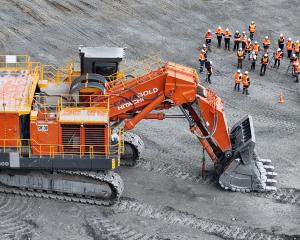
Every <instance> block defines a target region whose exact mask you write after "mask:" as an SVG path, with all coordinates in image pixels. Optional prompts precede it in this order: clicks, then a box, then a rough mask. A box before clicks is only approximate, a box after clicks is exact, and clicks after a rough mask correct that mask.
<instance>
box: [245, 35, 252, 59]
mask: <svg viewBox="0 0 300 240" xmlns="http://www.w3.org/2000/svg"><path fill="white" fill-rule="evenodd" d="M252 47H253V46H252V41H251V39H250V38H248V40H247V42H246V46H245V54H244V58H245V57H246V55H247V54H248V59H249V60H250V53H251V51H252Z"/></svg>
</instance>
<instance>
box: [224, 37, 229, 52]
mask: <svg viewBox="0 0 300 240" xmlns="http://www.w3.org/2000/svg"><path fill="white" fill-rule="evenodd" d="M224 41H225V50H226V49H227V50H228V51H230V38H224Z"/></svg>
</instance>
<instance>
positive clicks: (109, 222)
mask: <svg viewBox="0 0 300 240" xmlns="http://www.w3.org/2000/svg"><path fill="white" fill-rule="evenodd" d="M0 3H1V8H0V20H1V23H2V24H1V28H0V53H3V54H4V53H5V54H7V53H11V54H24V53H28V54H30V55H31V56H32V58H33V59H34V60H36V61H41V62H48V63H52V64H56V65H62V64H63V63H64V62H66V61H67V59H68V57H71V56H74V55H76V53H77V47H78V45H80V44H85V45H88V46H102V45H107V46H121V47H127V50H126V52H127V53H126V55H127V57H126V58H127V59H126V61H127V62H135V61H137V60H139V59H143V58H145V57H147V56H152V55H155V54H158V55H159V56H160V57H161V58H162V59H163V60H164V61H168V60H170V61H175V62H177V63H180V64H184V65H188V66H191V67H195V68H197V67H198V61H197V57H198V47H199V46H200V45H201V44H202V43H203V33H204V32H205V31H206V30H207V28H211V29H213V30H214V29H215V27H217V26H218V25H221V26H223V27H229V28H230V29H231V31H235V30H236V29H238V30H240V32H241V31H243V30H246V29H247V26H248V24H249V22H250V21H251V20H255V21H256V23H257V33H256V35H255V39H257V40H258V41H259V42H261V40H262V38H263V37H264V36H265V35H268V36H269V37H270V38H271V41H272V43H275V42H276V41H277V37H278V35H279V34H280V33H283V34H284V35H285V36H286V37H292V38H293V39H296V38H297V36H298V37H299V24H297V23H299V20H300V18H299V10H300V5H299V3H298V0H289V1H287V0H277V1H272V0H265V1H258V0H252V1H237V0H234V1H233V0H232V1H229V0H222V1H220V0H211V1H206V0H184V1H182V0H172V1H171V0H155V1H154V0H151V1H150V0H149V1H139V0H115V1H111V0H80V1H79V0H66V1H58V0H56V1H54V0H18V1H17V0H0ZM276 48H277V46H276V45H274V44H273V45H272V47H271V50H274V49H276ZM209 59H211V60H212V61H213V65H214V75H213V79H212V81H213V83H212V84H211V85H210V86H209V87H210V88H212V89H214V90H215V91H216V92H217V93H218V95H219V96H220V97H222V98H223V99H224V101H225V110H226V116H227V120H228V123H229V125H230V126H232V125H233V124H234V122H236V121H237V120H239V118H241V117H242V116H243V115H245V114H247V113H249V114H251V115H252V116H253V118H254V125H255V131H256V139H257V151H258V153H259V155H260V156H261V157H262V158H269V159H272V161H273V163H274V166H275V167H276V171H277V172H278V188H279V190H278V192H277V193H269V194H257V193H251V194H240V193H230V192H225V191H223V190H221V189H220V188H219V187H218V186H217V185H216V184H215V179H214V175H213V169H212V167H211V165H209V166H208V169H209V172H208V176H207V179H205V180H204V179H202V178H201V177H199V170H200V159H201V148H200V147H199V144H198V143H197V141H196V139H195V137H194V136H193V135H192V134H191V133H190V132H189V129H188V124H187V123H186V122H185V121H184V120H183V119H175V120H174V119H172V120H171V119H168V120H165V121H149V120H145V121H143V122H141V123H140V125H139V126H138V127H137V128H136V129H135V130H134V132H135V133H137V134H138V135H140V137H141V138H142V139H143V140H144V142H145V145H146V150H145V152H144V154H143V156H142V160H141V163H140V164H138V165H137V166H136V167H134V168H126V167H124V168H122V169H121V170H120V171H119V172H120V175H121V176H122V178H123V179H124V182H125V186H126V187H125V193H124V197H123V198H122V199H121V201H120V202H119V203H118V204H116V205H115V206H113V207H96V206H88V205H82V204H74V203H68V202H59V201H50V200H42V199H31V198H24V197H18V196H11V195H0V220H1V224H0V239H97V240H98V239H175V240H177V239H208V240H215V239H300V210H299V207H300V180H299V170H300V159H299V155H300V145H299V139H300V126H299V122H300V111H299V103H300V97H299V94H297V91H296V84H295V83H294V82H293V79H292V77H291V76H290V74H286V69H287V66H288V60H287V59H284V60H283V63H282V65H281V66H280V68H279V69H278V70H275V69H272V68H268V69H267V73H266V76H265V77H260V76H259V74H258V70H256V71H255V72H250V78H251V87H250V95H249V96H247V97H246V96H243V95H242V94H241V93H237V92H234V91H233V73H234V71H235V70H236V64H237V63H236V55H235V53H233V52H226V51H225V50H223V49H217V48H216V42H215V41H214V42H213V46H212V52H211V53H209ZM245 69H247V70H248V69H249V63H248V62H247V61H246V66H245V67H244V70H245ZM201 77H202V79H203V78H205V75H204V74H203V75H201ZM203 85H206V83H203ZM281 92H282V93H283V95H284V96H285V103H284V104H279V103H278V99H279V95H280V93H281ZM170 113H177V110H176V109H174V110H170Z"/></svg>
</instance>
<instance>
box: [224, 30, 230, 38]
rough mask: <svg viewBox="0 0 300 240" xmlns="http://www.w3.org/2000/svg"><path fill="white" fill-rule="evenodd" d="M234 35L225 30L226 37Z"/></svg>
mask: <svg viewBox="0 0 300 240" xmlns="http://www.w3.org/2000/svg"><path fill="white" fill-rule="evenodd" d="M231 36H232V33H231V32H228V31H226V32H224V38H230V37H231Z"/></svg>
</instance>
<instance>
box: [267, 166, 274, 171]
mask: <svg viewBox="0 0 300 240" xmlns="http://www.w3.org/2000/svg"><path fill="white" fill-rule="evenodd" d="M264 169H266V170H268V171H274V169H275V168H274V166H272V165H264Z"/></svg>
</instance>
